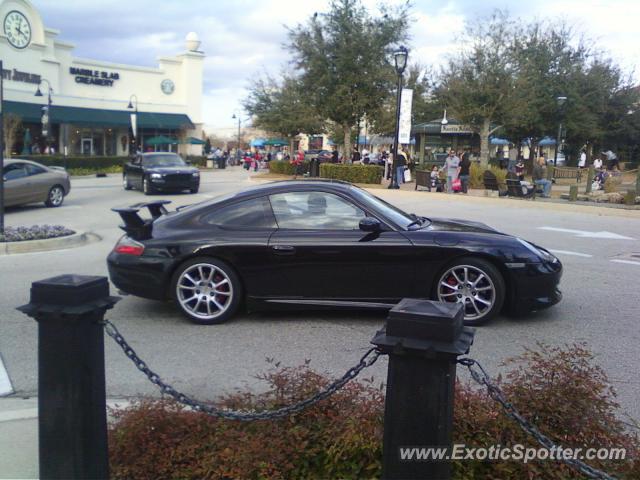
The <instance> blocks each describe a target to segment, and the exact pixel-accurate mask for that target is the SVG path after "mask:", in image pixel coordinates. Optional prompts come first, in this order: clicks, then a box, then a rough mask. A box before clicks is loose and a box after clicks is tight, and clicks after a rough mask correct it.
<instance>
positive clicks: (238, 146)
mask: <svg viewBox="0 0 640 480" xmlns="http://www.w3.org/2000/svg"><path fill="white" fill-rule="evenodd" d="M231 118H233V119H235V118H237V119H238V144H237V145H236V165H240V121H241V120H240V115H238V116H237V117H236V114H235V113H234V114H233V117H231Z"/></svg>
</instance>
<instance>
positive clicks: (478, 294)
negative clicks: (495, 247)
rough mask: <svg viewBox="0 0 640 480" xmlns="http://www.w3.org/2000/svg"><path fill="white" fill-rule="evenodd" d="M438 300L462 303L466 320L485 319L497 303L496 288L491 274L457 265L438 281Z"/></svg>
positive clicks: (468, 266)
mask: <svg viewBox="0 0 640 480" xmlns="http://www.w3.org/2000/svg"><path fill="white" fill-rule="evenodd" d="M438 300H439V301H441V302H449V303H462V304H463V306H464V318H465V320H472V321H477V320H480V319H482V318H483V317H485V316H486V315H487V314H488V313H489V312H490V311H491V309H492V308H493V306H494V304H495V301H496V287H495V285H494V283H493V280H491V277H490V276H489V274H488V273H487V272H485V271H483V270H482V269H480V268H478V267H476V266H474V265H456V266H454V267H451V268H450V269H448V270H447V271H446V272H445V273H444V274H443V275H442V276H441V277H440V280H439V281H438Z"/></svg>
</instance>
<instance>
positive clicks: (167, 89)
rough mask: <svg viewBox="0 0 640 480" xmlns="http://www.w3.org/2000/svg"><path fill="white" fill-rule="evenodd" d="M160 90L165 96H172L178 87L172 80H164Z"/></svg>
mask: <svg viewBox="0 0 640 480" xmlns="http://www.w3.org/2000/svg"><path fill="white" fill-rule="evenodd" d="M160 88H161V89H162V92H163V93H164V94H165V95H171V94H172V93H173V91H174V90H175V89H176V86H175V85H174V83H173V82H172V81H171V80H169V79H168V78H165V79H164V80H162V83H160Z"/></svg>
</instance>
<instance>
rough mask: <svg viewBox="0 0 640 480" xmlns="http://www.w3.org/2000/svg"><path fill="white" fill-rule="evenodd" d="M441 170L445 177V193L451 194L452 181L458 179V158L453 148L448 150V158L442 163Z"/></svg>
mask: <svg viewBox="0 0 640 480" xmlns="http://www.w3.org/2000/svg"><path fill="white" fill-rule="evenodd" d="M442 169H443V170H444V171H445V173H446V175H447V193H453V181H454V180H455V179H457V178H458V175H459V172H460V158H458V156H457V155H456V152H455V150H454V149H453V148H452V149H451V150H449V156H448V157H447V159H446V160H445V161H444V166H443V167H442Z"/></svg>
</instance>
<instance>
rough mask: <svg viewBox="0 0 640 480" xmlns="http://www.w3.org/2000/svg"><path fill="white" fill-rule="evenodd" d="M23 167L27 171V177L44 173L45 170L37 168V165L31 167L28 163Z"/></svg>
mask: <svg viewBox="0 0 640 480" xmlns="http://www.w3.org/2000/svg"><path fill="white" fill-rule="evenodd" d="M25 167H26V169H27V174H28V175H29V176H32V175H38V174H40V173H45V172H46V170H45V169H44V168H42V167H38V166H37V165H31V164H30V163H27V164H26V165H25Z"/></svg>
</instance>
